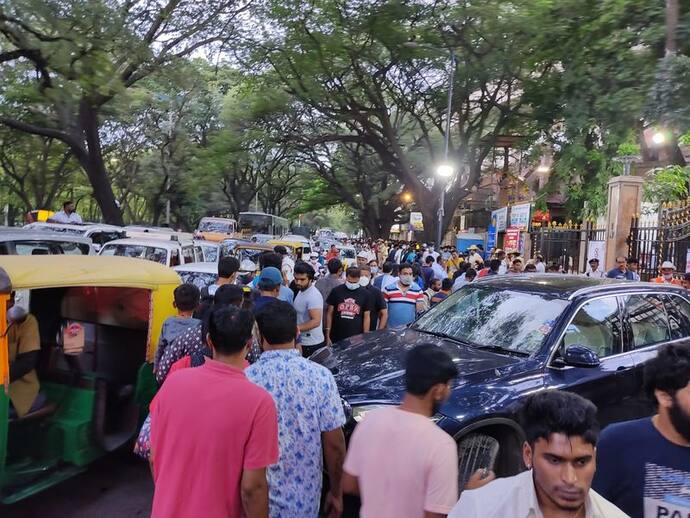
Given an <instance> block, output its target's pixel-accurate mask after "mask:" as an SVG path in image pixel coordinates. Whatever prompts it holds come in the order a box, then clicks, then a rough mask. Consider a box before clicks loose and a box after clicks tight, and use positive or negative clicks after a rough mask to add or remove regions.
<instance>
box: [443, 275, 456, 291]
mask: <svg viewBox="0 0 690 518" xmlns="http://www.w3.org/2000/svg"><path fill="white" fill-rule="evenodd" d="M441 289H442V290H443V291H450V290H451V289H453V279H450V278H446V279H443V281H441Z"/></svg>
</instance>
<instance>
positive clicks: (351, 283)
mask: <svg viewBox="0 0 690 518" xmlns="http://www.w3.org/2000/svg"><path fill="white" fill-rule="evenodd" d="M345 275H346V276H345V284H341V285H340V286H336V287H335V288H333V289H332V290H331V293H330V294H329V295H328V298H327V299H326V304H327V305H328V313H327V314H326V345H331V344H332V343H334V342H338V341H340V340H344V339H345V338H349V337H351V336H354V335H358V334H361V333H363V332H364V331H365V330H368V329H369V326H370V325H371V324H370V318H371V311H370V309H369V293H368V292H367V291H366V290H365V289H364V288H362V287H361V286H360V284H359V279H360V277H361V272H360V270H359V268H357V267H356V266H351V267H350V268H348V269H347V272H346V274H345Z"/></svg>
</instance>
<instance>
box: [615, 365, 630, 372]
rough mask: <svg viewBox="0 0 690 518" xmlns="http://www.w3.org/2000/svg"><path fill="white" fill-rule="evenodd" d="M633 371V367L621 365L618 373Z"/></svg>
mask: <svg viewBox="0 0 690 518" xmlns="http://www.w3.org/2000/svg"><path fill="white" fill-rule="evenodd" d="M630 369H632V365H621V366H620V367H618V368H617V369H616V372H623V371H628V370H630Z"/></svg>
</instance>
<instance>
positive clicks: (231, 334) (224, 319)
mask: <svg viewBox="0 0 690 518" xmlns="http://www.w3.org/2000/svg"><path fill="white" fill-rule="evenodd" d="M252 327H254V316H253V315H252V312H251V311H248V310H246V309H240V308H238V307H236V306H220V307H214V308H213V310H212V311H211V315H210V317H209V322H208V334H209V336H210V337H211V342H212V343H213V347H214V348H215V349H216V350H217V351H218V352H219V353H220V354H226V355H227V354H236V353H238V352H240V351H241V350H242V349H243V348H244V346H245V345H246V344H247V341H248V340H249V339H250V338H251V336H252Z"/></svg>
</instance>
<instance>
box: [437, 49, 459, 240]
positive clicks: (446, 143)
mask: <svg viewBox="0 0 690 518" xmlns="http://www.w3.org/2000/svg"><path fill="white" fill-rule="evenodd" d="M454 81H455V51H454V50H453V49H450V72H448V105H447V106H446V132H445V135H444V139H443V163H442V164H440V165H439V166H438V167H437V168H436V174H437V175H438V176H439V177H440V178H444V179H447V178H450V177H451V176H453V173H454V172H455V169H454V168H453V166H452V165H450V164H449V163H448V148H449V147H450V118H451V113H452V108H453V83H454ZM445 201H446V186H445V184H444V185H443V188H442V189H441V204H440V205H439V207H438V239H437V240H436V241H437V244H438V248H439V249H440V248H441V244H442V243H443V216H444V215H445V211H444V205H445Z"/></svg>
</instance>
